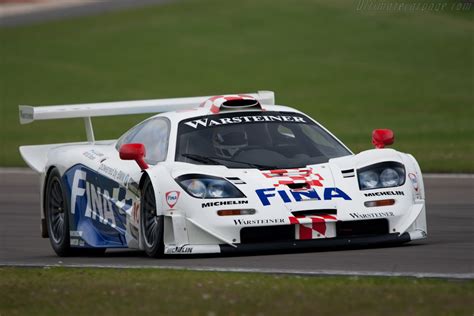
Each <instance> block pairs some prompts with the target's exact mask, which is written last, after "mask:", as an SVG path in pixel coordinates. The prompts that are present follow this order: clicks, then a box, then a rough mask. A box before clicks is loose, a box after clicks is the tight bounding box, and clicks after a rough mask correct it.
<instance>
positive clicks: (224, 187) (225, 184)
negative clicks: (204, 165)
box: [175, 174, 246, 199]
mask: <svg viewBox="0 0 474 316" xmlns="http://www.w3.org/2000/svg"><path fill="white" fill-rule="evenodd" d="M175 180H176V182H178V184H179V185H180V186H181V187H182V188H183V189H184V190H185V191H186V192H187V193H189V194H190V195H191V196H193V197H195V198H198V199H232V198H244V197H246V196H245V195H244V194H243V193H242V192H240V190H239V189H237V188H236V187H235V186H234V185H233V184H232V183H230V182H229V181H227V180H225V179H222V178H218V177H213V176H206V175H202V174H187V175H183V176H180V177H178V178H176V179H175Z"/></svg>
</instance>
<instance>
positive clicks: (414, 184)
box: [408, 173, 419, 192]
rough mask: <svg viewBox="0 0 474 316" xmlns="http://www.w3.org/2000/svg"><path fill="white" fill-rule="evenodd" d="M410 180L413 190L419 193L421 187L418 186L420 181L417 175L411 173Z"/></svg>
mask: <svg viewBox="0 0 474 316" xmlns="http://www.w3.org/2000/svg"><path fill="white" fill-rule="evenodd" d="M408 178H409V179H410V181H411V184H412V185H413V189H415V191H416V192H418V190H419V186H418V179H417V178H416V174H414V173H409V174H408Z"/></svg>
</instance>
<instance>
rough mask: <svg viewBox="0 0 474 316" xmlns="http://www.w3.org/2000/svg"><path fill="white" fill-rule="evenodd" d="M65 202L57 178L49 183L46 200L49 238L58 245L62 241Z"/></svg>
mask: <svg viewBox="0 0 474 316" xmlns="http://www.w3.org/2000/svg"><path fill="white" fill-rule="evenodd" d="M64 210H65V201H64V198H63V190H62V188H61V183H60V182H59V180H58V179H57V178H55V179H53V180H52V182H51V188H50V191H49V200H48V223H49V226H50V232H51V237H52V238H53V240H54V242H55V243H57V244H59V243H61V242H62V241H63V239H64V220H65V214H64Z"/></svg>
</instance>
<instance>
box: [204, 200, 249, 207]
mask: <svg viewBox="0 0 474 316" xmlns="http://www.w3.org/2000/svg"><path fill="white" fill-rule="evenodd" d="M243 204H249V201H247V200H238V201H216V202H207V203H202V204H201V207H202V208H206V207H216V206H227V205H243Z"/></svg>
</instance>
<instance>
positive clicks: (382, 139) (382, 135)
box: [372, 129, 395, 149]
mask: <svg viewBox="0 0 474 316" xmlns="http://www.w3.org/2000/svg"><path fill="white" fill-rule="evenodd" d="M394 140H395V136H394V135H393V131H392V130H391V129H375V130H374V131H373V132H372V144H374V146H375V148H377V149H379V148H384V147H385V146H388V145H392V144H393V142H394Z"/></svg>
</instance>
